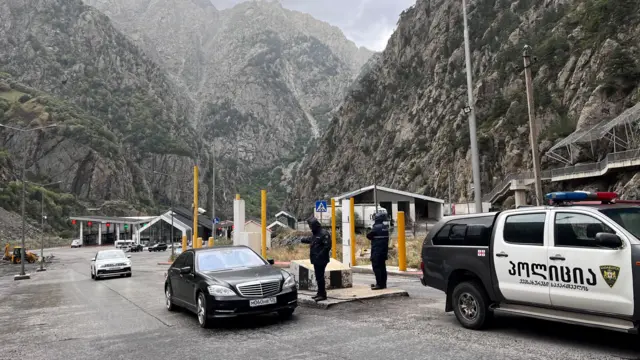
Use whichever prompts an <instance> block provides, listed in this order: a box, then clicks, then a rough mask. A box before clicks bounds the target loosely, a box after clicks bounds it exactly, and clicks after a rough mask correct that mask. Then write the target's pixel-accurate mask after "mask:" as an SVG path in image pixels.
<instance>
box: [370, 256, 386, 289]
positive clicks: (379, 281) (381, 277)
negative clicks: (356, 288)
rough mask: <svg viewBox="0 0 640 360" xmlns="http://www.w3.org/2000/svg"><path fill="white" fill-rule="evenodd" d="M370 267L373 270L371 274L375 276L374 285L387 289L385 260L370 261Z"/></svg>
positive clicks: (375, 259) (374, 259)
mask: <svg viewBox="0 0 640 360" xmlns="http://www.w3.org/2000/svg"><path fill="white" fill-rule="evenodd" d="M371 267H372V268H373V273H374V274H375V275H376V285H378V286H379V287H383V288H384V287H387V264H386V263H385V259H384V258H382V259H377V258H373V259H371Z"/></svg>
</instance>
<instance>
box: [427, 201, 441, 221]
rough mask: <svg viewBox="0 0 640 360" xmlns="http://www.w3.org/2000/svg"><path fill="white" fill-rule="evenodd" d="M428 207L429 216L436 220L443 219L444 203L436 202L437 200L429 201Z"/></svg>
mask: <svg viewBox="0 0 640 360" xmlns="http://www.w3.org/2000/svg"><path fill="white" fill-rule="evenodd" d="M427 207H428V209H429V218H430V219H435V220H440V219H442V216H443V214H442V212H443V205H442V204H440V203H435V202H429V203H428V204H427Z"/></svg>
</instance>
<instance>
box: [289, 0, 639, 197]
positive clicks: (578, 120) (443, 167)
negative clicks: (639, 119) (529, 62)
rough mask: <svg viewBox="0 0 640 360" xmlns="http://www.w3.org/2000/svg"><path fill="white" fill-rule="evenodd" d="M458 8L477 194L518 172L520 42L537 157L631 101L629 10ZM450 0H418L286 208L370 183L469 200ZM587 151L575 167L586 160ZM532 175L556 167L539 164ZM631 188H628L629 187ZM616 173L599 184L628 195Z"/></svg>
mask: <svg viewBox="0 0 640 360" xmlns="http://www.w3.org/2000/svg"><path fill="white" fill-rule="evenodd" d="M472 3H473V4H472V5H471V6H470V8H469V28H470V39H471V50H472V63H473V66H474V71H473V77H474V82H475V87H474V94H475V98H476V104H475V108H476V112H477V123H478V143H479V150H480V158H481V159H480V160H481V171H482V190H483V192H484V193H487V192H488V191H490V190H491V189H492V188H493V186H494V185H495V184H496V183H497V182H498V181H500V180H501V179H502V178H503V177H504V176H505V175H506V174H508V173H512V172H519V171H523V169H526V170H528V169H530V166H531V165H530V164H531V152H530V147H529V141H528V136H529V128H528V118H527V105H526V92H525V88H524V75H523V72H522V50H523V48H524V45H525V44H526V45H530V46H531V47H532V49H533V55H534V56H535V57H536V58H537V62H536V63H535V64H534V66H533V76H534V93H535V102H536V115H537V119H538V121H539V122H540V123H541V125H542V130H541V134H540V142H541V143H540V151H541V154H545V153H546V151H547V150H548V149H549V148H550V147H551V146H552V145H553V144H554V143H555V142H557V141H558V140H559V139H561V138H563V137H565V136H567V135H569V134H571V133H572V132H573V131H574V130H576V129H585V128H588V127H589V126H590V125H593V124H595V123H598V122H599V121H602V120H606V119H612V118H614V117H615V116H616V115H619V114H620V113H622V112H623V111H624V110H625V109H627V108H629V107H631V106H633V105H635V104H636V103H637V102H638V101H640V92H639V91H638V84H639V83H640V64H639V62H638V60H637V59H638V56H639V55H640V50H639V48H640V42H639V41H638V39H639V35H640V16H639V14H640V3H639V2H637V1H635V0H622V1H613V0H519V1H515V2H514V1H506V0H478V1H474V2H472ZM461 14H462V9H461V3H460V1H453V0H418V1H417V3H416V5H415V6H414V7H412V8H410V9H408V10H407V11H405V12H404V13H403V14H402V16H401V19H400V21H399V25H398V28H397V30H396V32H395V33H394V34H393V36H392V37H391V39H390V41H389V44H388V46H387V48H386V49H385V51H384V52H383V53H382V54H381V55H380V57H379V58H378V59H377V60H376V62H375V63H374V64H373V65H372V66H371V68H370V69H368V70H367V71H366V72H365V73H363V74H362V75H361V76H360V78H359V80H358V81H357V83H356V84H355V85H354V86H353V87H352V88H351V90H350V92H349V94H348V95H347V97H346V99H345V100H344V102H343V103H342V105H341V107H340V108H339V109H338V110H337V112H336V113H335V116H334V117H333V119H332V121H331V124H330V125H329V127H328V130H327V132H326V133H325V134H324V136H323V137H322V139H321V140H320V141H319V144H318V147H317V149H316V150H315V151H313V152H312V153H310V154H308V155H307V156H306V158H305V160H304V161H303V163H302V165H301V166H300V168H299V170H298V172H297V176H294V179H295V189H294V191H293V192H292V196H291V199H292V200H291V202H292V204H296V203H302V202H299V201H293V199H302V200H303V201H309V200H312V199H314V198H315V197H316V196H318V195H320V194H325V193H337V192H339V191H343V190H347V189H354V188H357V187H362V186H365V185H370V184H372V183H373V181H374V178H377V179H378V180H377V183H378V184H380V185H385V186H390V187H394V188H400V189H407V190H410V191H415V192H419V193H426V194H430V195H434V196H438V197H441V198H445V197H446V194H447V188H448V185H449V179H450V178H451V182H452V183H453V189H452V190H453V194H454V196H453V199H454V201H460V200H463V199H468V198H471V197H470V195H471V194H470V191H469V184H470V182H471V164H470V151H469V128H468V122H467V115H466V114H465V113H464V112H463V108H464V107H465V106H466V73H465V63H464V44H463V27H462V23H463V22H462V16H461ZM595 145H596V146H599V147H596V148H597V149H598V150H597V151H596V152H595V154H594V155H595V156H593V157H591V158H589V157H588V155H590V152H589V151H583V152H580V153H578V154H577V155H576V156H575V157H574V159H573V160H574V162H575V161H593V160H598V159H599V158H601V157H602V156H603V155H604V154H605V153H606V150H607V148H606V144H604V143H596V144H595ZM542 159H543V160H542V166H543V168H550V167H558V166H562V164H559V163H557V162H553V161H551V160H550V158H549V157H547V156H543V157H542ZM636 180H637V179H636ZM633 181H634V180H633V179H632V178H629V177H626V176H620V177H619V178H617V177H614V178H612V179H609V182H608V183H606V184H602V186H603V187H607V188H611V189H617V190H622V191H623V192H624V191H625V189H626V190H629V189H631V188H633V184H637V181H636V182H635V183H633Z"/></svg>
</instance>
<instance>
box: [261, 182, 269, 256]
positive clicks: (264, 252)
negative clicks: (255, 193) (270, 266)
mask: <svg viewBox="0 0 640 360" xmlns="http://www.w3.org/2000/svg"><path fill="white" fill-rule="evenodd" d="M260 193H261V195H262V217H261V219H260V221H261V222H262V257H263V258H265V259H266V258H267V190H262V191H261V192H260Z"/></svg>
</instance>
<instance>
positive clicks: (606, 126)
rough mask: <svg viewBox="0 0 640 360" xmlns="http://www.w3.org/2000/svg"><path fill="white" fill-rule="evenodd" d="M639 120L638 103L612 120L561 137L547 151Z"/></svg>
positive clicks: (597, 137)
mask: <svg viewBox="0 0 640 360" xmlns="http://www.w3.org/2000/svg"><path fill="white" fill-rule="evenodd" d="M638 121H640V103H637V104H636V105H635V106H633V107H631V108H629V109H627V110H625V111H624V112H623V113H622V114H620V115H618V116H617V117H616V118H615V119H613V120H606V121H602V122H600V123H598V124H596V125H594V126H592V127H591V128H590V129H588V130H581V131H575V132H574V133H573V134H571V135H569V136H567V137H566V138H564V139H562V140H561V141H560V142H558V143H557V144H556V145H554V146H553V147H552V148H551V149H549V151H554V150H557V149H559V148H561V147H565V146H568V145H571V144H577V143H586V142H591V141H594V140H599V139H603V138H605V137H606V136H607V134H609V132H610V131H611V130H613V128H615V127H617V126H622V125H631V124H633V123H635V122H638Z"/></svg>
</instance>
